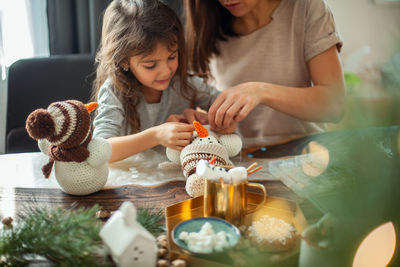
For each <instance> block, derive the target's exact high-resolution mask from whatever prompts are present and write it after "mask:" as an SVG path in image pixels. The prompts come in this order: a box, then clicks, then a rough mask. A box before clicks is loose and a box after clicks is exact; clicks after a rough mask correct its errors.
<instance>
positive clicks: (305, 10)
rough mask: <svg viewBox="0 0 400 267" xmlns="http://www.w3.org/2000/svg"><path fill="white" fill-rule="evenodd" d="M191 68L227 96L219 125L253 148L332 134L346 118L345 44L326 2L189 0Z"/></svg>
mask: <svg viewBox="0 0 400 267" xmlns="http://www.w3.org/2000/svg"><path fill="white" fill-rule="evenodd" d="M185 5H186V6H185V10H186V20H187V21H186V35H187V40H188V52H189V55H190V56H189V58H190V61H191V62H190V67H191V69H192V70H193V72H194V74H197V75H200V76H203V77H204V78H206V79H210V80H211V81H212V82H213V83H214V85H215V86H216V87H217V88H218V89H219V90H223V92H222V93H221V94H220V95H219V96H218V97H217V99H216V101H215V102H214V104H213V105H212V106H211V108H210V110H209V115H208V116H209V122H210V124H211V127H212V128H225V127H227V126H229V125H231V124H232V123H233V122H239V121H240V123H239V131H240V133H241V135H242V136H243V138H244V143H245V145H246V146H255V145H261V144H262V145H268V144H273V143H281V142H284V141H287V140H290V139H293V138H297V137H300V136H304V135H309V134H312V133H318V132H322V131H324V130H325V125H324V122H337V121H339V120H340V119H341V118H342V116H343V109H344V108H343V106H344V81H343V72H342V68H341V63H340V59H339V55H338V52H339V51H340V48H341V46H342V42H341V40H340V37H339V35H338V33H337V32H336V30H335V23H334V19H333V16H332V14H331V12H330V10H329V8H328V7H327V6H326V4H325V2H324V1H323V0H298V1H296V0H218V1H217V0H186V1H185Z"/></svg>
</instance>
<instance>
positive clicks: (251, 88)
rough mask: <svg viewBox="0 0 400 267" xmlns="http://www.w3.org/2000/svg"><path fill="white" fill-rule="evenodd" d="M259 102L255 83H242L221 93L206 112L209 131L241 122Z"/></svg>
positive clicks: (259, 98)
mask: <svg viewBox="0 0 400 267" xmlns="http://www.w3.org/2000/svg"><path fill="white" fill-rule="evenodd" d="M260 101H261V97H260V96H259V94H258V90H257V87H256V83H252V82H247V83H242V84H239V85H237V86H234V87H232V88H230V89H227V90H225V91H223V92H222V93H221V94H220V95H219V96H218V97H217V99H216V100H215V101H214V103H213V104H212V105H211V107H210V109H209V111H208V121H209V123H210V125H211V129H221V128H228V127H229V126H230V125H232V124H233V123H235V122H239V121H241V120H243V119H244V118H246V116H247V115H248V114H249V112H250V111H252V110H253V109H254V108H255V107H256V106H257V105H258V104H259V103H260Z"/></svg>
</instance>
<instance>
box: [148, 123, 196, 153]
mask: <svg viewBox="0 0 400 267" xmlns="http://www.w3.org/2000/svg"><path fill="white" fill-rule="evenodd" d="M193 131H194V126H193V125H192V124H187V123H182V122H166V123H164V124H161V125H159V126H156V134H155V137H156V139H157V141H158V143H159V144H160V145H163V146H165V147H169V148H171V149H175V150H182V149H183V148H184V147H185V146H187V145H188V144H189V143H190V140H191V138H192V135H193Z"/></svg>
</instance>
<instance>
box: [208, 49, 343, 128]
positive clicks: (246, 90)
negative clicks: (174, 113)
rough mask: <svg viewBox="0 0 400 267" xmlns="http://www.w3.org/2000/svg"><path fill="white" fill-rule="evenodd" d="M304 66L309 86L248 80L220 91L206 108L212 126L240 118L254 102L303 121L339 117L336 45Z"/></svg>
mask: <svg viewBox="0 0 400 267" xmlns="http://www.w3.org/2000/svg"><path fill="white" fill-rule="evenodd" d="M308 68H309V71H310V75H311V79H312V81H313V84H314V86H311V87H306V88H295V87H288V86H281V85H275V84H269V83H261V82H248V83H243V84H239V85H237V86H235V87H232V88H230V89H227V90H225V91H223V92H222V93H221V94H220V95H219V96H218V97H217V99H216V100H215V102H214V103H213V104H212V106H211V108H210V110H209V112H208V114H209V115H208V118H209V122H210V124H211V126H212V128H217V129H218V128H226V127H228V126H229V125H230V124H232V123H233V122H234V121H235V122H238V121H241V120H243V119H244V118H245V117H246V116H247V115H248V114H249V112H250V111H251V110H252V109H253V108H255V107H256V106H257V105H258V104H263V105H266V106H269V107H271V108H273V109H275V110H278V111H280V112H283V113H286V114H288V115H291V116H293V117H296V118H298V119H301V120H305V121H315V122H337V121H339V120H340V119H341V118H342V116H343V113H344V80H343V71H342V67H341V63H340V58H339V55H338V51H337V49H336V45H335V46H332V47H331V48H329V49H328V50H326V51H325V52H323V53H321V54H319V55H318V56H315V57H314V58H312V59H311V60H310V61H309V62H308Z"/></svg>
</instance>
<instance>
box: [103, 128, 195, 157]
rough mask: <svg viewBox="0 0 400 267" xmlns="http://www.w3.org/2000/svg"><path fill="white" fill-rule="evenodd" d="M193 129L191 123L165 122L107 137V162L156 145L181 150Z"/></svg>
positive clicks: (187, 141) (188, 140)
mask: <svg viewBox="0 0 400 267" xmlns="http://www.w3.org/2000/svg"><path fill="white" fill-rule="evenodd" d="M193 131H194V127H193V125H190V124H186V123H180V122H167V123H164V124H161V125H158V126H154V127H151V128H149V129H146V130H144V131H142V132H139V133H136V134H131V135H126V136H118V137H110V138H108V139H107V140H108V142H109V143H110V144H111V146H112V153H111V158H110V160H109V162H110V163H111V162H114V161H118V160H122V159H125V158H127V157H129V156H132V155H134V154H137V153H139V152H143V151H145V150H147V149H149V148H152V147H155V146H157V145H163V146H165V147H169V148H171V149H175V150H182V149H183V148H184V147H185V146H186V145H187V144H189V142H190V139H191V138H192V134H193Z"/></svg>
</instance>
